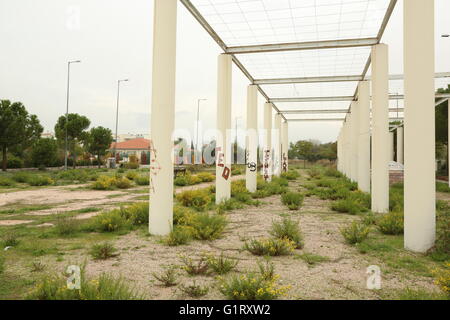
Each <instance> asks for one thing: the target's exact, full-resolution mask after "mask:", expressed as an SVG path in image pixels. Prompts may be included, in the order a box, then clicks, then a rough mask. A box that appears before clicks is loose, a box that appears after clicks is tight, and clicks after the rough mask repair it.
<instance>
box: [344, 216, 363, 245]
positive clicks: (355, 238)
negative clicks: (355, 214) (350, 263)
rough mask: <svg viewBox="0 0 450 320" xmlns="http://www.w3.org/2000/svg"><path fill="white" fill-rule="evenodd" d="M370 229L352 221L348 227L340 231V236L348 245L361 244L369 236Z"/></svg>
mask: <svg viewBox="0 0 450 320" xmlns="http://www.w3.org/2000/svg"><path fill="white" fill-rule="evenodd" d="M369 232H370V228H369V227H368V226H367V225H365V224H363V223H361V222H357V221H353V222H352V223H351V224H350V225H349V226H347V227H344V228H342V229H341V234H342V236H343V237H344V239H345V241H346V242H347V243H349V244H356V243H361V242H362V241H364V240H365V239H366V238H367V236H368V235H369Z"/></svg>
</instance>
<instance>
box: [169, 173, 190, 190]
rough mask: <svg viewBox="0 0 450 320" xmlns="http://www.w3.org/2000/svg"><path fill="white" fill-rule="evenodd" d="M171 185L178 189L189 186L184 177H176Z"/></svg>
mask: <svg viewBox="0 0 450 320" xmlns="http://www.w3.org/2000/svg"><path fill="white" fill-rule="evenodd" d="M173 184H174V185H176V186H178V187H184V186H187V185H188V184H189V181H188V178H187V177H186V176H185V175H182V176H181V175H180V176H177V177H176V178H175V179H174V180H173Z"/></svg>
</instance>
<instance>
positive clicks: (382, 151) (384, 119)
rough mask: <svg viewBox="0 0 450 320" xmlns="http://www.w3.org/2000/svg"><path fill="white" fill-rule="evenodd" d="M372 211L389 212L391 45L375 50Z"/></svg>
mask: <svg viewBox="0 0 450 320" xmlns="http://www.w3.org/2000/svg"><path fill="white" fill-rule="evenodd" d="M371 183H372V188H371V190H372V211H373V212H378V213H385V212H388V211H389V66H388V46H387V45H386V44H377V45H375V46H373V47H372V181H371Z"/></svg>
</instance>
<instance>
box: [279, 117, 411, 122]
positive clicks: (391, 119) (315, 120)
mask: <svg viewBox="0 0 450 320" xmlns="http://www.w3.org/2000/svg"><path fill="white" fill-rule="evenodd" d="M344 120H345V118H323V119H287V121H288V122H321V121H325V122H326V121H336V122H338V121H344ZM399 120H403V118H401V117H398V118H389V121H399Z"/></svg>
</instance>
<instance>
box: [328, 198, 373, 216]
mask: <svg viewBox="0 0 450 320" xmlns="http://www.w3.org/2000/svg"><path fill="white" fill-rule="evenodd" d="M331 210H333V211H337V212H341V213H348V214H352V215H354V214H357V213H360V212H365V211H367V208H366V207H364V206H363V205H362V204H361V203H360V202H359V201H358V200H357V199H354V198H352V197H348V198H346V199H342V200H338V201H335V202H333V204H332V205H331Z"/></svg>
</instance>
